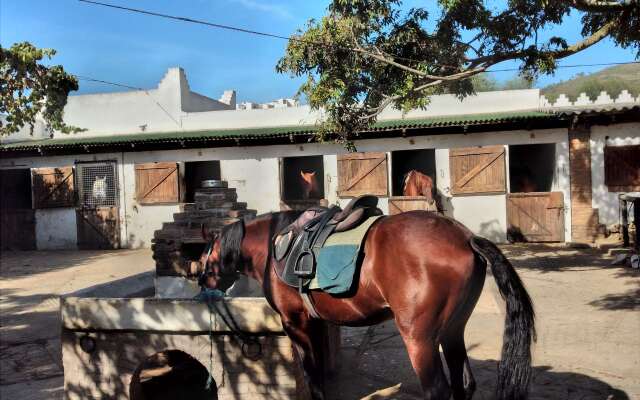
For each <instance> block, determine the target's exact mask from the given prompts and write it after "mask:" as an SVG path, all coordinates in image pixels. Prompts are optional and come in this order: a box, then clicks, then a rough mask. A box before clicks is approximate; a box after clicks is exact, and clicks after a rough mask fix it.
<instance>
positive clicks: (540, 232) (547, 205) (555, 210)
mask: <svg viewBox="0 0 640 400" xmlns="http://www.w3.org/2000/svg"><path fill="white" fill-rule="evenodd" d="M507 224H508V226H509V227H508V229H507V237H508V239H509V241H511V242H563V241H564V198H563V194H562V192H533V193H510V194H508V195H507Z"/></svg>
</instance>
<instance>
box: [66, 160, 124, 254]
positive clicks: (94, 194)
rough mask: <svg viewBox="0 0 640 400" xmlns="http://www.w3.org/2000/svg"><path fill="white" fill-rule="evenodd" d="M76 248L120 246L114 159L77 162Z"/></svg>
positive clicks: (116, 176) (114, 247) (116, 175)
mask: <svg viewBox="0 0 640 400" xmlns="http://www.w3.org/2000/svg"><path fill="white" fill-rule="evenodd" d="M76 189H77V191H78V207H77V208H76V225H77V234H78V248H80V249H84V250H92V249H117V248H118V247H120V223H119V221H120V219H119V207H118V203H119V201H118V193H119V190H118V189H119V186H118V174H117V168H116V163H115V162H114V161H98V162H89V163H78V164H76Z"/></svg>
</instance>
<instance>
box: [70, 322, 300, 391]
mask: <svg viewBox="0 0 640 400" xmlns="http://www.w3.org/2000/svg"><path fill="white" fill-rule="evenodd" d="M85 336H88V337H90V338H92V339H93V340H95V343H96V347H95V351H93V352H92V353H87V352H85V351H84V350H82V348H81V347H80V340H81V338H83V337H85ZM211 340H213V352H211V347H210V345H211V342H210V337H209V336H208V335H189V334H163V333H148V332H132V333H125V332H116V333H113V332H112V333H106V332H95V333H81V332H74V331H70V330H64V331H63V333H62V354H63V359H62V362H63V367H64V376H65V383H64V392H65V399H66V400H76V399H77V400H80V399H83V400H86V399H105V398H109V399H114V400H136V399H135V398H133V397H135V396H133V397H131V393H130V388H131V382H132V379H133V378H134V375H135V374H136V371H137V370H138V368H139V367H140V366H141V364H142V363H143V362H144V361H145V360H146V359H147V358H148V357H150V356H152V355H153V354H155V353H157V352H160V351H165V350H180V351H183V352H185V353H187V354H188V355H190V356H191V357H193V358H195V359H196V360H197V361H198V362H199V363H200V364H202V366H204V367H205V368H207V370H210V372H211V374H212V375H213V378H214V380H215V384H216V386H217V388H218V399H220V400H237V399H241V398H242V399H251V400H261V399H265V400H266V399H270V400H279V399H282V400H285V399H304V393H305V390H304V388H302V387H299V384H300V385H302V382H303V381H302V376H301V374H300V372H299V371H297V364H296V363H295V362H294V354H293V349H292V345H291V341H290V340H289V339H288V338H287V337H285V336H263V337H260V338H259V339H258V340H259V343H260V345H261V346H262V353H261V356H260V357H259V358H257V357H256V358H255V359H249V358H247V357H246V355H245V354H243V350H242V344H241V343H240V342H238V340H237V339H235V338H233V337H231V336H228V335H216V336H213V337H212V339H211ZM210 365H212V366H213V369H210V368H209V366H210ZM138 400H140V399H138Z"/></svg>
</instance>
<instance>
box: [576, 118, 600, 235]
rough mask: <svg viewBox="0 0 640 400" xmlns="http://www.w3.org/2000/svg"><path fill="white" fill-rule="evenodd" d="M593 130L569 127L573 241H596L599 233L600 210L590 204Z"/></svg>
mask: <svg viewBox="0 0 640 400" xmlns="http://www.w3.org/2000/svg"><path fill="white" fill-rule="evenodd" d="M590 139H591V129H590V128H589V127H588V126H584V125H577V126H572V127H571V128H569V171H570V180H571V236H572V238H571V240H572V241H573V242H593V241H594V240H595V238H596V235H597V232H598V224H599V222H598V210H597V209H594V208H593V207H592V205H591V193H592V192H591V145H590V143H589V140H590Z"/></svg>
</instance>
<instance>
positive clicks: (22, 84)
mask: <svg viewBox="0 0 640 400" xmlns="http://www.w3.org/2000/svg"><path fill="white" fill-rule="evenodd" d="M55 54H56V51H55V50H53V49H38V48H36V47H35V46H34V45H32V44H31V43H29V42H22V43H16V44H14V45H13V46H11V48H9V49H4V48H2V47H0V136H5V135H10V134H12V133H15V132H17V131H18V130H19V129H20V128H22V127H23V126H25V125H29V126H30V128H31V134H33V128H34V124H35V121H36V117H41V118H42V119H43V120H44V121H45V123H46V124H47V127H48V128H50V129H55V130H58V131H60V132H64V133H70V132H79V131H81V129H80V128H77V127H73V126H69V125H67V124H65V123H64V121H63V111H64V106H65V105H66V104H67V96H68V95H69V92H71V91H73V90H78V81H77V80H76V78H75V77H74V76H73V75H70V74H68V73H66V72H65V71H64V68H62V66H60V65H55V66H50V67H47V66H45V65H42V64H41V61H42V60H43V59H45V58H46V59H51V58H52V57H53V56H54V55H55Z"/></svg>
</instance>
